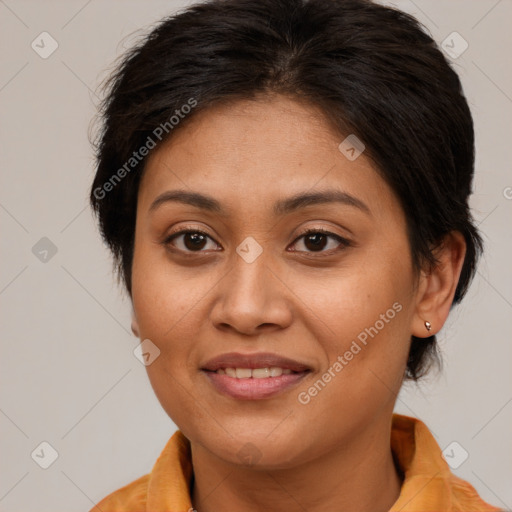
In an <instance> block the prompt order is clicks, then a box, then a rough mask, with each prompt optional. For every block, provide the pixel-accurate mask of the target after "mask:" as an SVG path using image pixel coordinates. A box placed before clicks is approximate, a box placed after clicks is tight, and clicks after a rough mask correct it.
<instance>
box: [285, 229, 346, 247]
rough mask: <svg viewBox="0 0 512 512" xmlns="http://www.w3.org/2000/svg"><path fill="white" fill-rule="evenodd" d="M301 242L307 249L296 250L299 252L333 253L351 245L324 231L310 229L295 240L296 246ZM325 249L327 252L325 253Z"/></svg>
mask: <svg viewBox="0 0 512 512" xmlns="http://www.w3.org/2000/svg"><path fill="white" fill-rule="evenodd" d="M299 241H301V243H302V245H303V247H304V248H305V249H294V250H295V251H298V252H331V251H336V249H343V248H345V247H348V246H349V245H350V242H349V241H348V240H346V239H344V238H342V237H341V236H339V235H336V234H335V233H331V232H330V231H325V230H323V229H310V230H309V231H306V232H305V233H303V234H302V235H301V236H300V237H299V238H297V240H295V242H294V245H297V244H299ZM299 245H300V244H299ZM325 248H327V250H325V251H324V249H325Z"/></svg>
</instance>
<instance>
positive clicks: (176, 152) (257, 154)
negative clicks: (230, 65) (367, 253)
mask: <svg viewBox="0 0 512 512" xmlns="http://www.w3.org/2000/svg"><path fill="white" fill-rule="evenodd" d="M345 137H346V135H342V134H339V133H338V132H337V131H336V130H335V129H334V128H333V127H332V126H331V125H330V124H329V123H328V121H327V120H326V119H325V118H324V116H323V115H322V113H321V112H320V110H319V109H317V108H315V107H314V106H312V105H308V104H305V103H297V102H296V101H294V100H291V99H289V98H285V97H282V96H274V97H271V98H265V99H259V100H244V101H239V102H236V103H230V104H227V105H222V106H217V107H214V108H210V109H206V110H204V111H201V112H198V113H196V114H194V117H193V118H191V119H190V120H188V121H187V122H186V123H185V124H184V126H183V127H182V128H180V129H178V130H177V131H176V133H174V134H173V135H172V137H171V138H170V139H169V140H168V141H167V142H166V143H164V144H162V145H161V146H159V147H158V148H156V149H155V150H153V152H152V153H151V154H150V155H149V158H148V161H147V164H146V169H145V173H144V177H143V179H142V182H141V185H140V189H139V203H140V204H141V205H144V206H145V207H146V208H149V205H150V202H151V201H153V200H154V198H155V197H157V196H158V195H159V194H161V193H162V192H164V191H165V190H169V189H176V188H180V189H188V190H189V191H194V192H200V193H205V194H207V195H209V196H214V197H215V198H217V199H218V200H219V202H221V203H222V204H225V206H226V208H227V209H231V210H232V211H233V212H234V211H237V210H238V211H240V209H245V210H248V209H252V210H254V209H255V208H256V209H258V208H259V209H261V208H263V206H264V205H265V203H267V202H269V204H270V203H272V204H275V202H276V201H277V200H278V199H280V198H283V197H285V196H286V197H288V196H291V195H294V194H298V193H303V192H305V191H310V192H314V191H317V190H328V189H333V190H338V191H342V192H345V193H347V194H350V195H352V196H354V197H358V198H359V199H360V200H361V201H363V202H365V203H366V204H369V205H370V208H371V209H377V210H378V209H379V208H381V207H382V206H386V203H390V202H391V203H392V202H396V200H395V198H394V195H393V193H392V191H391V190H390V189H389V187H388V186H387V184H386V183H385V181H384V180H383V179H382V177H381V176H380V174H379V173H377V172H376V171H375V168H374V166H373V164H372V161H371V160H370V159H369V158H367V157H366V156H365V155H364V152H363V153H362V154H361V155H360V156H359V157H358V158H356V159H355V160H349V159H348V158H347V157H346V156H345V154H344V153H342V152H341V151H340V150H339V148H338V146H339V145H340V143H341V142H342V141H343V140H344V139H345ZM387 206H390V205H389V204H388V205H387ZM391 206H392V205H391Z"/></svg>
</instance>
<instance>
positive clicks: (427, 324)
mask: <svg viewBox="0 0 512 512" xmlns="http://www.w3.org/2000/svg"><path fill="white" fill-rule="evenodd" d="M425 328H426V329H427V331H430V329H432V324H431V323H430V322H428V321H427V322H425Z"/></svg>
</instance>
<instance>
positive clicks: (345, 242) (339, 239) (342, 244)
mask: <svg viewBox="0 0 512 512" xmlns="http://www.w3.org/2000/svg"><path fill="white" fill-rule="evenodd" d="M316 233H322V234H324V235H326V236H329V237H331V238H334V239H335V240H336V241H337V242H339V244H340V247H337V248H336V249H330V250H327V251H323V250H322V251H292V252H301V253H304V252H305V253H306V254H324V255H331V254H333V253H334V252H338V251H340V250H343V249H345V248H347V247H350V246H351V245H352V243H351V242H350V241H349V240H347V239H346V238H343V237H342V236H340V235H337V234H335V233H332V232H331V231H327V230H326V229H323V228H310V229H308V230H306V231H304V232H302V233H301V234H300V235H299V236H298V237H297V238H296V239H295V240H294V241H293V244H292V245H295V244H296V243H297V242H298V241H299V240H300V239H301V238H304V237H306V236H307V235H309V234H316ZM186 234H199V235H204V236H206V237H208V238H210V239H211V240H213V238H212V237H211V236H210V235H209V234H208V233H206V232H204V231H201V230H200V229H183V230H181V231H176V232H174V233H171V234H170V235H169V236H167V237H166V238H165V239H164V241H163V245H164V246H166V247H169V245H170V244H171V242H172V240H174V239H175V238H177V237H178V236H180V235H186ZM213 241H215V240H213ZM215 243H217V242H215ZM174 250H176V251H178V252H181V253H183V254H185V255H187V256H194V255H195V254H197V253H202V252H205V251H203V250H199V251H189V250H187V251H184V250H183V249H177V248H174Z"/></svg>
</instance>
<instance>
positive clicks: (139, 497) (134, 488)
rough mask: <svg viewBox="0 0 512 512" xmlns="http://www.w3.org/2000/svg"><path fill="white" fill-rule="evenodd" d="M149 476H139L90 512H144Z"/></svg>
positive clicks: (104, 499)
mask: <svg viewBox="0 0 512 512" xmlns="http://www.w3.org/2000/svg"><path fill="white" fill-rule="evenodd" d="M149 477H150V474H147V475H144V476H141V477H140V478H137V480H134V481H133V482H131V483H130V484H128V485H125V486H124V487H121V488H120V489H118V490H117V491H114V492H113V493H111V494H109V495H108V496H106V497H105V498H103V499H102V500H101V501H100V502H99V503H98V504H97V505H96V506H95V507H94V508H93V509H92V510H91V511H90V512H96V511H97V510H101V512H144V511H145V510H146V501H147V494H148V483H149Z"/></svg>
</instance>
